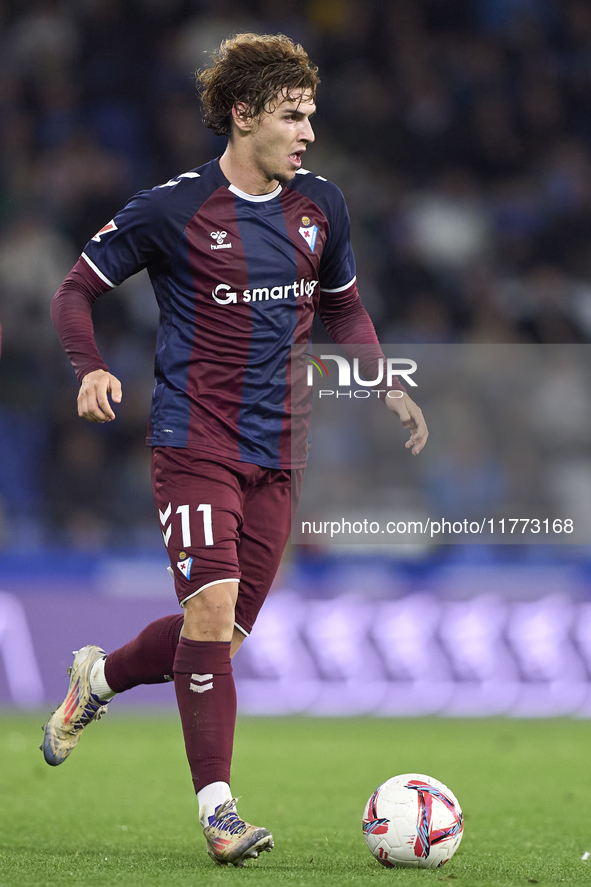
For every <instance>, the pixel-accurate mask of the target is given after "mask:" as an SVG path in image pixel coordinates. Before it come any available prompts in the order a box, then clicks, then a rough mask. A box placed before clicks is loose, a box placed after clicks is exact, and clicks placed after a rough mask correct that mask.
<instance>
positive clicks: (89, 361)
mask: <svg viewBox="0 0 591 887" xmlns="http://www.w3.org/2000/svg"><path fill="white" fill-rule="evenodd" d="M109 289H111V287H109V286H107V285H105V284H104V283H103V281H101V280H100V278H99V277H98V276H97V275H96V274H95V273H94V271H92V269H91V268H90V267H89V266H88V264H87V263H86V262H84V261H83V260H82V259H79V261H78V262H77V263H76V265H74V267H73V268H72V270H71V271H70V273H69V274H68V276H67V277H66V279H65V280H64V282H63V283H62V285H61V286H60V288H59V289H58V291H57V293H56V294H55V296H54V297H53V301H52V303H51V319H52V321H53V324H54V326H55V328H56V331H57V334H58V336H59V338H60V341H61V343H62V345H63V347H64V349H65V351H66V353H67V355H68V357H69V358H70V360H71V362H72V365H73V367H74V369H75V371H76V375H77V377H78V381H79V382H80V391H79V393H78V415H79V416H81V417H82V418H83V419H86V420H87V421H88V422H111V421H112V420H113V419H114V418H115V413H114V412H113V409H112V407H111V404H110V403H109V395H110V397H111V399H112V400H113V401H114V402H115V403H120V402H121V383H120V382H119V379H117V378H116V377H115V376H113V375H112V374H111V373H110V372H109V368H108V367H107V365H106V363H105V362H104V360H103V359H102V357H101V355H100V353H99V350H98V348H97V345H96V341H95V337H94V327H93V324H92V306H93V304H94V302H96V300H97V299H98V298H99V296H100V295H102V293H104V292H106V291H107V290H109Z"/></svg>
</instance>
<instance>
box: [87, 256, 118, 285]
mask: <svg viewBox="0 0 591 887" xmlns="http://www.w3.org/2000/svg"><path fill="white" fill-rule="evenodd" d="M82 258H83V259H84V260H85V261H86V262H87V263H88V264H89V265H90V267H91V268H92V270H93V271H94V273H95V274H97V275H98V276H99V277H100V279H101V280H102V281H103V282H104V283H106V284H107V286H110V287H111V289H113V288H114V287H115V284H114V283H111V281H110V280H109V278H108V277H105V275H104V274H103V272H102V271H101V270H100V268H97V267H96V265H95V264H94V262H91V260H90V259H89V258H88V256H87V255H86V253H82Z"/></svg>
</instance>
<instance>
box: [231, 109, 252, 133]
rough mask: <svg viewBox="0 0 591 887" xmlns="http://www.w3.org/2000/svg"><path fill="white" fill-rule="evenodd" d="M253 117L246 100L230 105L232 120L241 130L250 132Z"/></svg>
mask: <svg viewBox="0 0 591 887" xmlns="http://www.w3.org/2000/svg"><path fill="white" fill-rule="evenodd" d="M253 119H254V118H253V117H252V115H251V113H250V107H249V106H248V105H247V104H246V102H236V104H235V105H233V106H232V121H233V123H234V124H235V125H236V126H237V128H238V129H239V130H240V131H241V132H250V130H251V129H252V124H253Z"/></svg>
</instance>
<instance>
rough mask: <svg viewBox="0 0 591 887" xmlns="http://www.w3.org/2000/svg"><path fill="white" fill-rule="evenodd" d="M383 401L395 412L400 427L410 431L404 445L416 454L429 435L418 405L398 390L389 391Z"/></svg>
mask: <svg viewBox="0 0 591 887" xmlns="http://www.w3.org/2000/svg"><path fill="white" fill-rule="evenodd" d="M394 395H396V396H394ZM400 395H402V396H400ZM384 401H385V404H386V406H387V407H388V409H389V410H390V411H391V412H392V413H396V415H397V416H398V418H399V419H400V424H401V425H402V427H403V428H408V429H409V431H410V437H409V439H408V440H407V441H406V443H405V444H404V446H405V447H406V449H407V450H410V451H411V453H412V454H413V456H418V455H419V453H420V452H421V450H422V449H423V447H424V446H425V444H426V443H427V438H428V437H429V429H428V428H427V423H426V422H425V417H424V416H423V411H422V410H421V408H420V406H419V405H418V404H416V403H415V402H414V400H411V398H410V397H409V396H408V394H407V393H406V392H399V391H392V392H390V391H389V392H388V394H386V397H385V398H384Z"/></svg>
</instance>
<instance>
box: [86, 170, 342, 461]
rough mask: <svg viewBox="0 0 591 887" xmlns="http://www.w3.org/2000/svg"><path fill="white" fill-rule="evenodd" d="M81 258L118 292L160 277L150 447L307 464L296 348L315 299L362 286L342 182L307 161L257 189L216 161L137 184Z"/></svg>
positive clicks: (156, 285)
mask: <svg viewBox="0 0 591 887" xmlns="http://www.w3.org/2000/svg"><path fill="white" fill-rule="evenodd" d="M82 256H83V259H85V261H86V262H87V263H88V265H89V266H90V267H91V268H92V269H93V271H94V272H95V273H96V274H97V275H98V276H99V277H100V278H101V280H102V281H103V282H104V283H105V284H107V285H109V286H112V287H114V286H117V285H118V284H120V283H121V282H122V281H123V280H125V279H126V278H128V277H130V276H131V275H132V274H135V273H136V272H137V271H139V270H141V269H142V268H147V270H148V273H149V275H150V279H151V282H152V286H153V288H154V292H155V295H156V299H157V301H158V305H159V308H160V321H159V326H158V334H157V344H156V359H155V387H154V393H153V398H152V408H151V414H150V425H149V430H148V441H147V442H148V444H149V445H151V446H173V447H191V448H194V449H196V450H199V451H201V452H202V454H203V455H204V456H208V455H209V456H211V457H214V458H215V457H217V456H222V457H227V458H230V459H237V460H240V461H243V462H253V463H255V464H258V465H261V466H266V467H269V468H286V467H301V466H302V465H303V464H305V457H304V456H302V455H301V454H300V456H298V457H297V458H296V459H295V461H294V459H293V458H292V447H291V430H292V429H291V403H290V384H289V383H290V355H291V348H292V346H293V345H306V343H308V342H309V339H310V333H311V327H312V320H313V318H314V314H315V312H316V310H317V308H318V305H319V301H320V300H321V299H327V300H330V298H331V296H332V295H333V294H338V293H344V291H346V290H348V289H349V288H350V287H351V286H353V285H354V282H355V262H354V258H353V253H352V250H351V244H350V239H349V216H348V213H347V208H346V205H345V201H344V198H343V195H342V194H341V192H340V190H339V189H338V188H337V187H336V185H333V184H332V183H330V182H328V181H326V179H324V178H322V177H321V176H316V175H314V174H313V173H310V172H307V171H306V170H298V172H297V174H296V175H295V178H294V180H293V181H292V182H290V183H289V184H287V185H280V186H278V187H277V189H276V190H275V191H273V192H271V193H270V194H263V195H260V196H253V195H250V194H245V193H243V192H241V191H240V190H238V188H236V187H235V186H233V185H231V184H230V183H229V182H228V180H227V179H226V178H225V176H224V175H223V173H222V171H221V169H220V165H219V162H218V160H213V161H211V162H210V163H207V164H205V165H204V166H202V167H199V168H197V169H195V170H192V171H191V172H187V173H183V174H182V175H180V176H177V177H176V178H174V179H171V180H170V181H169V182H166V183H165V184H164V185H159V186H157V187H156V188H153V189H152V190H150V191H141V192H140V193H139V194H137V195H136V196H135V197H133V198H132V199H131V200H130V201H129V203H128V204H127V205H126V206H125V207H124V208H123V209H122V210H121V211H120V212H119V213H118V214H117V215H116V216H115V218H114V219H113V220H112V221H111V222H109V224H108V225H105V227H104V228H103V229H102V230H101V231H99V232H98V233H97V234H96V235H95V236H94V237H93V238H92V240H91V241H90V242H89V243H88V244H87V246H86V247H85V249H84V252H83V254H82Z"/></svg>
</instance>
